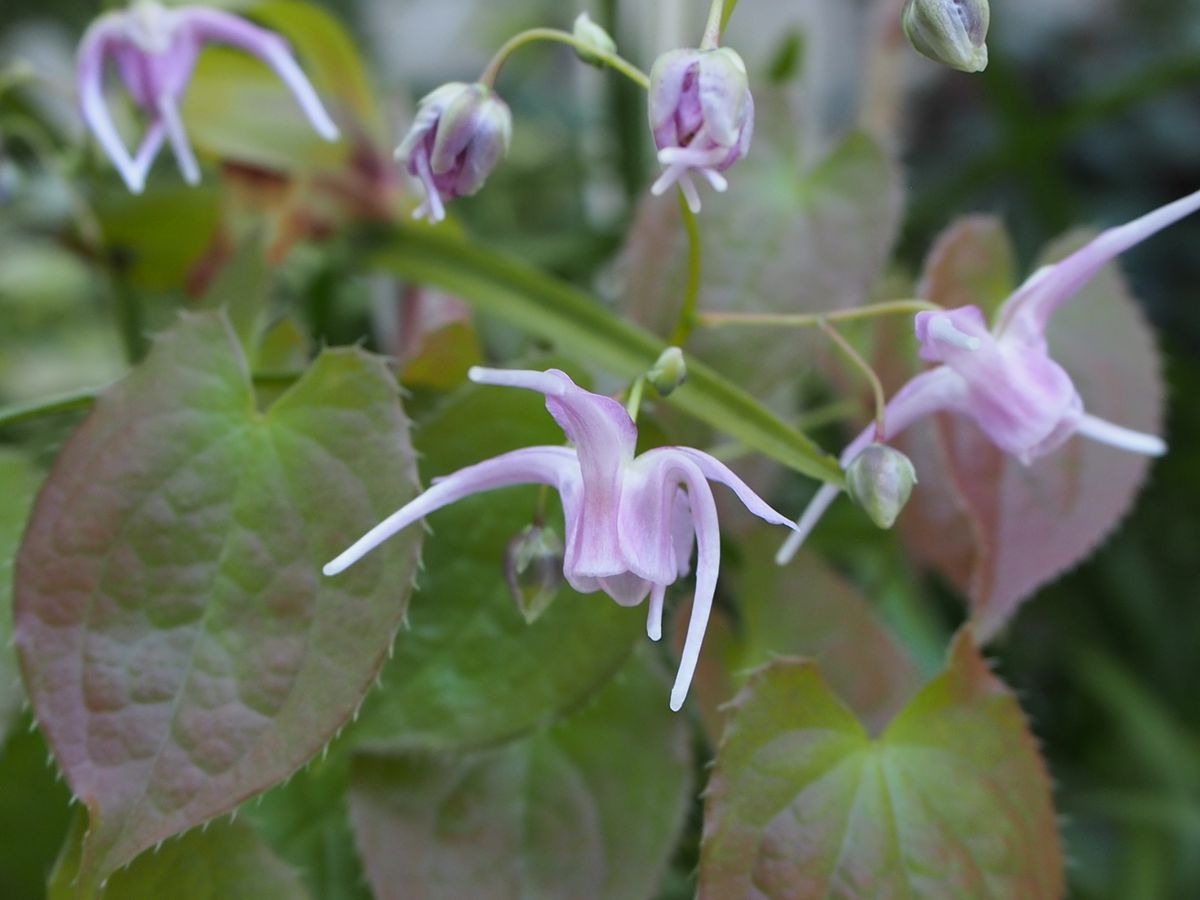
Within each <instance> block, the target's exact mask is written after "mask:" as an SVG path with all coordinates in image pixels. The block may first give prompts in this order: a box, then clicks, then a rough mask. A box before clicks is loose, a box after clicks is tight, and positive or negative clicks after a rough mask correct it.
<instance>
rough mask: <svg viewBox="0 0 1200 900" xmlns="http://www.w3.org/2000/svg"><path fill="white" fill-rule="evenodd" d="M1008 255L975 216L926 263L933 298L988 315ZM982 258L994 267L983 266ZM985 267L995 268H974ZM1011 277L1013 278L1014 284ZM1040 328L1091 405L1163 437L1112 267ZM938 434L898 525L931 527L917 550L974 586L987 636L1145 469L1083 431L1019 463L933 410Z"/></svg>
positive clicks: (1084, 544) (1146, 368)
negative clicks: (909, 514)
mask: <svg viewBox="0 0 1200 900" xmlns="http://www.w3.org/2000/svg"><path fill="white" fill-rule="evenodd" d="M1085 241H1086V236H1084V235H1082V234H1075V235H1072V236H1069V237H1067V238H1064V239H1062V240H1060V241H1057V242H1056V243H1055V244H1054V245H1053V246H1052V247H1051V248H1050V249H1049V251H1048V252H1047V253H1046V254H1045V255H1044V257H1043V260H1042V262H1043V263H1049V262H1052V261H1054V260H1057V259H1061V258H1062V257H1063V256H1065V255H1067V254H1068V253H1069V252H1070V251H1072V250H1074V249H1077V248H1078V247H1080V246H1082V245H1083V244H1084V243H1085ZM1010 258H1011V251H1010V250H1009V249H1008V247H1007V241H1006V239H1005V238H1004V236H1003V232H1002V231H1001V230H1000V229H999V228H998V227H997V226H994V225H988V224H986V223H980V222H979V221H978V220H976V221H970V220H968V222H967V223H965V224H962V225H959V226H956V227H955V229H953V230H952V231H951V232H950V233H949V234H948V236H947V237H945V238H943V239H942V240H941V241H939V243H938V245H937V247H936V248H935V252H934V255H933V256H932V257H931V259H930V261H929V264H928V265H927V276H926V284H927V285H928V287H929V291H928V296H929V299H931V300H934V301H935V302H940V303H945V304H948V305H949V304H958V303H963V302H974V303H976V304H978V305H980V306H981V307H983V308H984V309H985V310H986V311H988V312H989V313H991V312H994V310H995V309H996V307H997V306H998V301H999V300H1001V299H1003V296H1004V294H1003V293H1002V292H1001V290H1000V289H999V287H998V286H999V284H1000V283H1001V281H1000V280H999V279H998V278H997V277H995V273H998V272H1000V271H1002V270H1003V269H1004V268H1005V267H1006V263H1005V262H1004V261H1005V260H1007V259H1010ZM985 259H991V260H992V263H990V264H987V265H983V264H982V263H980V261H981V260H985ZM973 260H974V261H975V263H974V264H973V263H972V261H973ZM984 269H989V270H990V271H991V273H993V274H992V275H990V276H989V277H988V278H986V279H983V278H980V277H978V275H979V273H980V272H981V271H983V270H984ZM1015 286H1016V285H1015V284H1014V283H1012V282H1011V281H1010V283H1009V284H1008V289H1009V290H1011V289H1012V288H1014V287H1015ZM1047 337H1048V340H1049V343H1050V350H1051V354H1052V355H1053V357H1054V358H1055V359H1056V360H1057V361H1058V362H1059V363H1061V364H1062V365H1063V367H1064V368H1065V369H1066V370H1067V371H1068V372H1069V373H1070V375H1071V378H1072V379H1073V380H1074V382H1075V386H1076V388H1077V389H1078V391H1079V393H1080V396H1081V397H1082V398H1083V402H1084V406H1085V407H1086V408H1087V409H1088V411H1089V412H1091V413H1092V414H1093V415H1096V416H1099V417H1100V418H1102V419H1107V420H1109V421H1113V422H1117V423H1119V424H1121V425H1124V426H1125V427H1128V428H1133V429H1136V430H1138V431H1146V432H1152V433H1159V432H1160V430H1161V427H1162V418H1163V395H1164V390H1163V384H1162V376H1161V368H1162V364H1161V361H1160V359H1159V355H1158V351H1157V349H1156V347H1155V344H1154V340H1153V337H1152V335H1151V332H1150V330H1149V328H1148V327H1147V325H1146V323H1145V320H1144V319H1143V317H1142V315H1141V313H1140V312H1139V310H1138V308H1137V305H1136V303H1135V302H1134V300H1133V298H1132V297H1131V296H1130V294H1129V291H1128V289H1127V287H1126V286H1125V283H1124V281H1123V279H1122V278H1121V276H1120V273H1119V271H1118V270H1117V268H1116V266H1115V265H1109V266H1107V267H1105V268H1104V269H1103V270H1102V271H1101V272H1100V273H1099V274H1098V275H1097V276H1096V277H1095V278H1093V279H1092V280H1091V281H1090V282H1089V283H1088V284H1087V285H1086V286H1085V287H1084V288H1083V289H1082V290H1081V291H1079V293H1078V294H1077V295H1076V296H1075V297H1074V298H1073V299H1071V300H1070V301H1069V302H1068V303H1067V304H1066V305H1065V306H1063V308H1061V309H1060V310H1059V311H1058V312H1057V313H1055V315H1054V317H1053V318H1052V319H1051V321H1050V325H1049V328H1048V329H1047ZM918 440H919V439H918ZM938 442H939V444H940V458H939V459H938V461H937V462H936V463H935V464H934V465H933V466H930V465H929V463H928V461H925V462H924V464H923V465H918V474H919V475H920V474H921V472H922V469H925V470H926V471H928V469H930V468H933V469H934V470H935V471H936V473H937V476H936V478H934V479H929V478H923V479H922V483H921V487H920V488H918V490H917V492H916V493H917V494H924V496H923V497H922V498H921V499H920V500H918V503H919V507H918V508H921V509H924V510H925V511H926V513H925V514H918V516H917V517H915V518H914V519H912V520H910V521H909V522H908V523H906V528H907V529H908V530H909V531H910V533H912V532H913V530H914V529H918V530H921V531H924V532H925V533H924V534H923V535H920V536H919V537H917V538H916V540H917V542H918V544H919V545H920V546H923V547H925V548H926V553H925V555H927V556H928V557H929V558H931V559H933V560H934V561H935V562H936V563H937V564H938V565H939V567H940V568H941V569H942V571H943V572H944V573H945V574H946V575H947V577H949V578H950V579H951V580H952V581H953V582H955V583H956V584H957V585H958V586H959V587H960V588H961V589H964V590H965V591H967V592H968V593H969V596H970V599H971V609H972V616H973V618H974V619H975V621H976V623H977V631H978V633H979V634H980V636H981V637H983V638H987V637H989V636H991V635H993V634H995V633H996V631H998V630H999V629H1000V628H1001V627H1002V626H1003V625H1004V624H1005V623H1006V622H1007V621H1008V620H1009V618H1010V617H1011V616H1012V614H1013V612H1014V610H1015V609H1016V608H1017V606H1018V605H1019V604H1020V603H1021V601H1022V600H1024V599H1026V598H1027V597H1029V596H1030V595H1031V594H1032V593H1033V592H1034V591H1036V590H1037V589H1038V588H1039V587H1041V586H1042V585H1044V584H1046V583H1047V582H1049V581H1051V580H1053V579H1054V578H1056V577H1058V576H1059V575H1060V574H1062V573H1063V572H1064V571H1066V570H1067V569H1069V568H1071V567H1072V566H1074V565H1076V564H1077V563H1079V562H1080V561H1081V560H1082V559H1084V558H1086V557H1087V555H1088V554H1089V553H1091V552H1092V550H1094V549H1095V547H1096V546H1097V545H1098V544H1099V543H1100V542H1101V541H1102V540H1103V539H1104V538H1105V537H1106V536H1107V535H1108V534H1109V533H1110V532H1111V531H1112V529H1113V528H1114V527H1115V526H1116V524H1117V523H1118V522H1119V521H1120V520H1121V519H1122V518H1123V517H1124V516H1125V514H1126V513H1127V512H1128V510H1129V508H1130V506H1131V505H1132V503H1133V501H1134V499H1135V497H1136V496H1137V493H1138V491H1139V489H1140V488H1141V485H1142V483H1143V482H1144V481H1145V478H1146V473H1147V471H1148V469H1149V463H1148V460H1147V459H1146V458H1145V457H1141V456H1137V455H1134V454H1131V453H1124V452H1122V451H1119V450H1115V449H1113V448H1111V447H1106V446H1103V445H1101V444H1096V443H1094V442H1091V441H1087V440H1084V439H1082V438H1075V439H1073V440H1071V441H1070V442H1069V443H1067V444H1066V445H1065V446H1064V447H1062V448H1061V449H1059V450H1058V451H1056V452H1055V453H1052V454H1050V455H1049V456H1046V457H1043V458H1042V459H1040V460H1038V461H1036V462H1035V463H1034V464H1033V465H1031V466H1023V465H1021V464H1020V463H1019V462H1017V461H1016V460H1015V459H1013V458H1011V457H1008V456H1006V455H1004V454H1003V453H1001V452H1000V451H999V450H998V449H996V448H995V447H994V446H993V445H992V444H991V443H990V442H989V441H988V440H987V439H986V438H985V437H984V436H983V434H982V433H981V432H980V431H979V429H978V428H977V427H976V426H975V425H974V424H973V423H971V422H970V421H969V420H967V419H965V418H963V417H960V416H953V415H942V416H939V417H938ZM909 449H910V451H911V450H912V449H913V448H912V445H910V446H909ZM939 463H940V465H939ZM927 488H930V490H929V492H928V493H926V489H927ZM931 511H936V512H933V513H931ZM954 511H957V514H954ZM966 538H969V540H965V539H966Z"/></svg>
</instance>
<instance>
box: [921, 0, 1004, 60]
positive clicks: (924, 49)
mask: <svg viewBox="0 0 1200 900" xmlns="http://www.w3.org/2000/svg"><path fill="white" fill-rule="evenodd" d="M900 22H901V25H902V26H903V28H904V34H905V36H906V37H907V38H908V42H909V43H910V44H912V45H913V49H915V50H916V51H917V52H918V53H920V54H921V55H922V56H926V57H928V58H929V59H932V60H933V61H934V62H939V63H941V64H942V65H945V66H949V67H950V68H952V69H958V70H959V71H960V72H982V71H983V70H984V69H986V68H987V64H988V50H987V33H988V25H989V24H990V23H991V7H990V6H989V5H988V0H908V2H907V3H905V4H904V11H903V12H902V13H901V19H900Z"/></svg>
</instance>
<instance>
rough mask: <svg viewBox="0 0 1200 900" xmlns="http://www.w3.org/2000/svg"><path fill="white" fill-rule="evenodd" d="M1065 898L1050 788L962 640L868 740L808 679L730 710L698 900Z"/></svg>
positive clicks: (767, 672)
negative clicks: (787, 899)
mask: <svg viewBox="0 0 1200 900" xmlns="http://www.w3.org/2000/svg"><path fill="white" fill-rule="evenodd" d="M1062 893H1063V860H1062V853H1061V850H1060V847H1059V840H1058V832H1057V828H1056V822H1055V817H1054V809H1053V806H1052V803H1051V797H1050V784H1049V779H1048V777H1047V775H1046V770H1045V767H1044V765H1043V763H1042V761H1041V759H1040V757H1039V756H1038V752H1037V747H1036V742H1035V740H1034V738H1033V736H1032V735H1031V734H1030V733H1029V731H1028V728H1027V726H1026V723H1025V719H1024V716H1023V714H1022V713H1021V709H1020V707H1019V706H1018V705H1017V702H1016V700H1015V699H1014V698H1013V696H1012V694H1011V693H1010V692H1009V691H1008V689H1007V688H1006V687H1005V686H1004V685H1003V684H1002V683H1001V682H999V681H998V680H997V679H996V678H995V677H994V676H992V674H991V673H990V672H989V670H988V667H987V664H986V663H985V662H984V660H983V659H982V657H980V655H979V652H978V650H977V649H976V648H975V645H974V642H973V640H972V637H971V634H970V632H969V631H967V630H964V631H963V632H961V633H960V634H959V636H958V637H957V638H956V639H955V641H954V645H953V647H952V649H951V651H950V658H949V663H948V666H947V669H946V671H945V672H943V673H942V674H941V675H939V676H937V677H936V678H935V679H933V681H931V682H930V683H929V684H927V685H926V686H925V688H924V689H922V690H921V692H920V693H919V694H918V695H917V696H916V697H915V698H914V699H913V701H912V702H911V703H910V704H909V705H908V707H907V708H906V709H905V710H904V711H903V712H901V713H900V715H899V716H898V717H897V718H896V719H895V720H894V721H893V722H892V723H891V725H889V726H888V728H887V729H886V730H885V731H884V733H883V735H882V737H880V738H879V739H878V740H874V741H873V740H871V739H870V737H868V735H867V733H866V731H865V730H864V729H863V727H862V726H861V725H860V724H859V723H858V721H857V720H856V719H855V718H854V716H853V715H852V714H851V713H850V712H849V711H848V710H847V709H846V708H845V707H844V706H843V705H842V704H841V703H840V702H839V701H838V699H837V698H836V697H835V696H834V694H833V692H832V691H830V689H829V687H828V686H827V685H826V684H825V682H824V680H823V679H822V677H821V674H820V672H819V670H818V669H817V667H816V665H815V664H813V663H811V662H804V661H800V660H784V661H780V662H777V663H775V664H773V665H771V666H768V667H767V668H765V669H762V670H760V671H759V672H758V673H757V674H756V675H755V676H754V677H753V678H752V679H751V681H750V683H749V685H748V686H747V687H746V689H745V690H743V691H742V693H741V694H740V695H739V697H738V699H737V701H736V702H735V707H734V710H733V713H732V717H731V719H730V723H729V728H728V730H727V731H726V733H725V737H724V739H723V740H722V742H721V748H720V751H719V752H718V754H717V760H716V765H715V768H714V769H713V774H712V778H711V780H710V782H709V787H708V791H707V800H706V804H705V826H704V843H703V846H702V848H701V862H700V892H699V896H700V897H701V898H721V900H724V898H727V897H749V896H762V897H783V896H788V897H1021V898H1026V900H1041V898H1057V897H1060V896H1062Z"/></svg>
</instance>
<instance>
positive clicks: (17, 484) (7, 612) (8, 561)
mask: <svg viewBox="0 0 1200 900" xmlns="http://www.w3.org/2000/svg"><path fill="white" fill-rule="evenodd" d="M41 480H42V479H41V475H40V474H39V473H38V471H37V469H36V468H34V466H33V463H31V462H29V460H27V459H26V458H25V457H24V456H22V455H20V454H19V453H15V452H13V451H11V450H6V449H4V448H0V497H3V498H4V499H3V502H2V503H0V748H2V747H3V746H4V742H5V740H6V739H7V738H8V732H9V728H10V726H11V725H12V723H13V720H14V719H15V718H16V716H17V713H18V712H19V711H20V709H21V705H22V704H23V703H24V702H25V691H24V689H23V688H22V687H21V675H20V673H19V672H18V671H17V659H16V656H15V655H14V654H13V650H12V581H13V571H12V559H13V556H14V555H16V552H17V544H18V543H19V542H20V540H21V532H22V531H23V530H24V528H25V519H26V517H27V516H28V515H29V508H30V507H31V506H32V505H33V495H34V494H35V493H36V492H37V488H38V485H39V484H40V483H41Z"/></svg>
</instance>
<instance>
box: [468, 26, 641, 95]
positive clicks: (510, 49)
mask: <svg viewBox="0 0 1200 900" xmlns="http://www.w3.org/2000/svg"><path fill="white" fill-rule="evenodd" d="M536 41H555V42H557V43H559V44H566V45H567V46H569V47H574V48H575V49H576V50H578V51H579V52H581V53H586V54H587V55H588V56H592V57H595V58H597V59H599V60H601V61H602V62H603V63H604V64H605V65H606V66H608V67H609V68H611V69H615V70H616V71H618V72H620V73H621V74H622V75H624V76H625V77H626V78H628V79H629V80H630V81H633V82H635V83H637V84H638V85H639V86H640V87H641V88H643V89H644V90H649V88H650V77H649V76H648V75H647V74H646V73H645V72H643V71H642V70H641V69H639V68H638V67H637V66H635V65H634V64H633V63H631V62H629V61H628V60H625V59H623V58H621V57H620V56H618V55H617V54H615V53H605V52H604V51H603V50H598V49H596V48H595V47H593V46H591V45H590V44H586V43H584V42H583V41H581V40H579V39H578V38H576V37H575V35H573V34H571V33H570V32H568V31H560V30H559V29H557V28H531V29H529V30H528V31H522V32H521V33H520V34H516V35H513V36H512V37H511V38H509V39H508V40H507V41H506V42H505V43H504V45H503V46H502V47H501V48H500V49H499V50H497V51H496V55H495V56H493V57H492V60H491V62H489V63H488V64H487V67H486V68H485V69H484V70H483V74H482V75H480V76H479V82H480V83H481V84H485V85H487V86H488V87H494V86H495V84H496V78H497V76H498V75H499V74H500V70H501V69H502V68H503V67H504V64H505V63H506V62H508V58H509V57H510V56H512V54H513V53H514V52H516V51H517V50H519V49H520V48H522V47H524V46H525V45H526V44H532V43H534V42H536Z"/></svg>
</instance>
